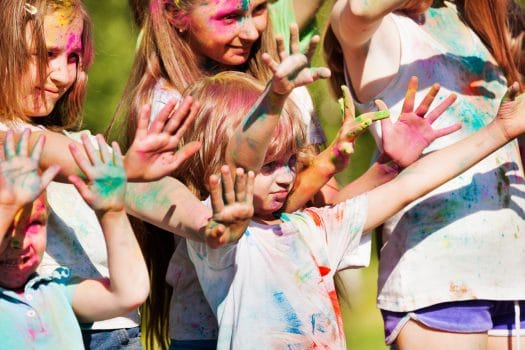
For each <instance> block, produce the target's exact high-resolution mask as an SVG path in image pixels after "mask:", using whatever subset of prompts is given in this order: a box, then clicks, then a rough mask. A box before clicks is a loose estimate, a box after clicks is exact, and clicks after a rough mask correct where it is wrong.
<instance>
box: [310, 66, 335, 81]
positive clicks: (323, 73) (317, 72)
mask: <svg viewBox="0 0 525 350" xmlns="http://www.w3.org/2000/svg"><path fill="white" fill-rule="evenodd" d="M310 72H311V74H312V78H313V81H317V80H319V79H328V78H330V76H331V75H332V72H331V71H330V69H328V68H326V67H316V68H310Z"/></svg>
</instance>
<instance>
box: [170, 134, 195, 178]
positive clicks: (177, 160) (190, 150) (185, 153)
mask: <svg viewBox="0 0 525 350" xmlns="http://www.w3.org/2000/svg"><path fill="white" fill-rule="evenodd" d="M200 148H201V143H200V142H199V141H192V142H190V143H188V144H186V145H184V146H183V147H181V149H179V150H178V151H177V153H175V154H174V155H173V156H172V158H171V159H170V161H169V163H170V168H171V170H170V172H173V171H175V170H176V169H177V168H178V167H179V166H180V165H181V164H182V163H183V162H185V161H186V160H188V159H189V158H191V157H192V156H193V155H194V154H195V153H197V152H198V151H199V149H200Z"/></svg>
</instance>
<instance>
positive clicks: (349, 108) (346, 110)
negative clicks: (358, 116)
mask: <svg viewBox="0 0 525 350" xmlns="http://www.w3.org/2000/svg"><path fill="white" fill-rule="evenodd" d="M341 91H342V93H343V97H342V98H340V99H339V107H341V110H342V112H343V121H345V120H348V119H355V108H354V99H353V98H352V94H351V93H350V90H349V89H348V86H346V85H341Z"/></svg>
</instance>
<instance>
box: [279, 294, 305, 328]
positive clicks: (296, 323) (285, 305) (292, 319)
mask: <svg viewBox="0 0 525 350" xmlns="http://www.w3.org/2000/svg"><path fill="white" fill-rule="evenodd" d="M273 299H274V301H275V302H276V304H277V305H278V306H279V308H280V309H281V310H282V311H283V318H284V320H285V321H286V323H287V327H286V329H285V332H287V333H293V334H303V332H302V331H301V327H302V324H301V320H299V318H298V316H297V314H296V313H295V311H294V309H293V307H292V305H290V302H289V301H288V299H287V298H286V296H285V295H284V293H283V292H274V293H273Z"/></svg>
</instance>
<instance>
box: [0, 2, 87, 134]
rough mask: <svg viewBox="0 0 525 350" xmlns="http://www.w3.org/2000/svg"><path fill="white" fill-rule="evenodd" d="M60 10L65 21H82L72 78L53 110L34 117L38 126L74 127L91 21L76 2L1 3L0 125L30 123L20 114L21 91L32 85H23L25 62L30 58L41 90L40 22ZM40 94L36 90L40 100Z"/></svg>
mask: <svg viewBox="0 0 525 350" xmlns="http://www.w3.org/2000/svg"><path fill="white" fill-rule="evenodd" d="M60 9H66V10H68V11H71V12H70V13H71V18H73V17H75V16H79V17H80V18H82V21H83V26H84V27H83V31H82V38H81V41H82V53H81V57H80V60H79V64H78V65H77V79H76V81H75V82H74V83H73V85H72V86H71V88H69V90H68V91H67V92H66V93H65V94H64V96H62V97H61V98H60V100H58V102H57V104H56V105H55V108H54V109H53V111H52V112H51V113H50V114H49V115H48V116H47V117H45V118H38V123H39V124H44V125H46V126H48V127H50V128H52V129H72V128H75V127H78V126H79V125H80V123H81V119H82V108H83V104H84V97H85V93H86V83H87V75H86V72H87V70H88V69H89V67H90V65H91V63H92V61H93V35H92V32H93V31H92V22H91V18H90V17H89V15H88V13H87V11H86V9H85V8H84V5H83V4H82V2H81V1H80V0H69V1H63V0H29V1H19V0H2V11H0V121H2V122H8V123H9V122H13V121H16V120H22V121H25V122H31V119H30V118H29V117H28V116H26V115H25V114H24V113H23V107H22V101H23V96H22V92H23V91H27V86H28V85H29V84H34V83H35V82H28V81H27V79H25V78H24V77H25V74H26V73H27V71H28V69H29V64H28V62H31V60H33V59H36V71H37V79H38V82H37V84H39V85H40V86H43V85H44V83H45V80H46V78H47V61H48V57H47V49H46V42H45V33H44V18H45V16H46V15H47V14H52V13H54V12H55V11H57V10H60ZM27 31H29V32H30V33H31V38H32V42H27V40H26V38H27V36H26V33H27ZM33 55H34V56H35V57H34V58H32V56H33ZM43 94H44V92H43V91H42V96H43ZM44 102H45V101H44Z"/></svg>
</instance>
